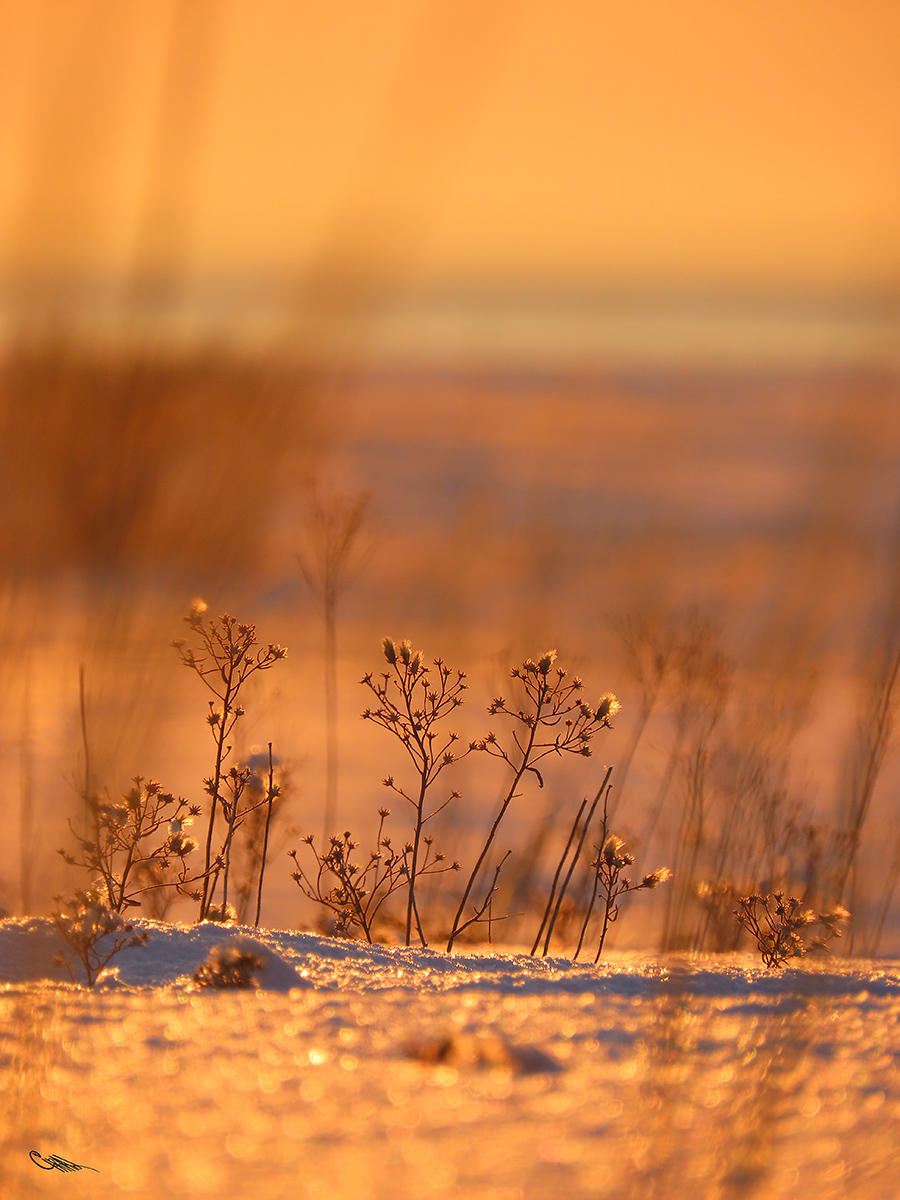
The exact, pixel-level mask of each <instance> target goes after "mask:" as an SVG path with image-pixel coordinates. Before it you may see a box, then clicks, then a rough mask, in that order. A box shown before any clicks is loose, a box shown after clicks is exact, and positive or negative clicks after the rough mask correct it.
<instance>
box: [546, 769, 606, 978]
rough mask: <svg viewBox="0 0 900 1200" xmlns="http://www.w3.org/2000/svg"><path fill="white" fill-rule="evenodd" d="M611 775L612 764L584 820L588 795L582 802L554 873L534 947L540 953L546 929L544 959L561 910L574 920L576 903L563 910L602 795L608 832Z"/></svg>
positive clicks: (604, 830)
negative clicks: (561, 877)
mask: <svg viewBox="0 0 900 1200" xmlns="http://www.w3.org/2000/svg"><path fill="white" fill-rule="evenodd" d="M611 775H612V767H607V768H606V775H605V776H604V778H603V782H602V783H601V784H600V787H599V789H598V791H597V795H596V796H595V797H594V801H593V803H592V804H591V806H590V808H588V812H587V816H586V817H585V819H584V822H583V823H582V820H581V818H582V815H583V813H584V810H585V808H587V797H586V796H585V798H584V800H582V802H581V807H580V808H579V810H578V813H577V814H576V816H575V821H574V823H573V825H572V829H571V832H570V833H569V839H568V841H567V842H566V845H565V848H564V850H563V852H562V855H561V856H560V860H559V862H558V864H557V867H556V874H555V875H554V876H553V883H552V885H551V887H550V895H549V896H548V897H547V904H546V907H545V908H544V916H543V919H542V920H541V924H540V928H539V929H538V931H537V936H536V937H535V939H534V945H533V946H532V947H531V953H532V954H536V953H537V948H538V944H539V943H540V940H541V935H542V934H544V931H545V930H546V936H545V937H544V949H543V953H542V955H541V957H542V958H546V957H547V954H548V952H549V950H550V942H551V940H552V938H553V930H554V928H555V927H556V922H557V921H558V920H559V917H560V913H563V912H565V915H566V917H567V918H569V919H570V917H571V914H573V913H574V911H575V908H576V906H575V905H574V904H572V903H571V902H570V904H569V906H568V909H566V910H564V909H563V905H564V903H565V898H566V892H567V891H568V889H569V884H570V883H571V880H572V875H573V874H574V872H575V867H576V866H577V865H578V860H579V859H580V858H581V851H582V849H583V847H584V840H585V838H586V837H587V832H588V829H590V826H591V821H592V820H593V817H594V813H595V811H596V809H597V805H598V804H599V803H600V799H601V797H602V798H603V834H604V837H605V835H606V828H607V821H608V819H609V792H610V787H609V777H610V776H611ZM576 838H577V839H578V840H577V842H576V840H575V839H576ZM601 840H602V839H601ZM573 845H574V846H575V852H574V854H573V855H572V858H571V861H570V862H569V869H568V871H567V872H566V875H565V877H564V878H563V880H562V883H561V884H560V876H561V875H562V869H563V866H564V865H565V862H566V859H567V858H568V857H569V851H570V850H571V849H572V846H573ZM566 924H568V920H567V921H566Z"/></svg>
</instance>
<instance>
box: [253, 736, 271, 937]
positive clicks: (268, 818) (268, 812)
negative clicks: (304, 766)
mask: <svg viewBox="0 0 900 1200" xmlns="http://www.w3.org/2000/svg"><path fill="white" fill-rule="evenodd" d="M274 798H275V785H274V767H273V765H272V743H271V742H269V791H268V795H267V797H266V799H267V801H268V808H267V809H266V831H265V833H264V835H263V848H262V861H261V862H260V864H259V891H258V892H257V895H256V920H255V921H254V925H255V926H256V928H257V929H259V913H260V909H261V908H262V894H263V875H264V874H265V870H266V854H267V853H268V849H269V825H270V824H271V821H272V801H273V800H274Z"/></svg>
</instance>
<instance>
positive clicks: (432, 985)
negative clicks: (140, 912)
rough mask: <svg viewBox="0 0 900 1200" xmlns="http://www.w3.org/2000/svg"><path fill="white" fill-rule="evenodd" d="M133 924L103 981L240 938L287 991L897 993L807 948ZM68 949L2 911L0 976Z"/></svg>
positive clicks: (876, 977) (176, 981)
mask: <svg viewBox="0 0 900 1200" xmlns="http://www.w3.org/2000/svg"><path fill="white" fill-rule="evenodd" d="M132 924H133V925H134V929H135V931H136V932H141V933H146V934H148V941H147V942H146V944H144V945H141V946H129V947H126V948H124V949H123V950H121V951H120V952H119V953H118V954H117V955H116V956H115V958H113V959H112V960H111V962H110V964H109V966H108V967H107V968H106V970H105V971H104V972H102V973H101V977H100V978H99V979H98V984H100V985H102V986H104V987H105V988H135V987H139V988H148V987H149V988H159V987H166V986H170V985H179V986H184V987H193V986H194V985H193V983H192V976H193V973H194V971H196V969H197V968H198V967H199V966H200V965H201V964H202V963H203V962H205V961H206V959H207V958H208V956H209V954H210V952H211V951H212V950H213V949H214V948H215V947H216V946H237V947H239V948H242V949H247V950H249V951H251V952H252V953H254V954H256V955H257V956H258V957H259V958H260V959H262V961H263V967H262V968H261V969H260V971H259V978H258V986H259V988H260V989H262V990H271V991H282V992H289V991H291V990H293V989H309V988H316V989H334V990H340V991H351V992H375V991H391V992H407V993H409V994H410V995H421V994H422V993H423V992H431V993H442V992H457V991H466V992H470V993H472V992H483V993H485V994H499V995H505V996H509V997H516V996H534V997H538V996H543V995H566V994H569V995H572V996H574V997H578V996H585V997H587V996H595V995H596V996H601V995H604V996H609V997H611V998H612V997H615V998H619V999H623V1000H627V999H629V998H635V999H636V998H639V997H648V996H658V995H661V994H663V993H665V994H673V993H678V994H680V995H682V996H685V997H688V996H696V997H704V998H708V999H717V998H718V999H721V1000H723V1001H729V1002H739V1003H742V1004H744V1005H746V1006H748V1011H751V1010H753V1011H761V1010H762V1009H768V1008H769V1007H770V1006H772V1005H781V1006H783V1005H785V1004H786V1003H788V1002H789V1001H788V1000H786V996H787V997H791V996H793V997H805V998H811V997H816V996H818V997H834V998H837V997H861V996H863V994H865V995H868V996H871V997H884V998H897V997H898V996H900V969H898V964H897V962H896V961H884V962H877V961H872V962H870V961H864V960H860V959H850V960H847V959H838V958H825V959H818V960H812V959H807V960H804V962H803V964H802V965H801V966H799V967H797V968H788V969H785V970H781V971H766V970H764V969H763V968H762V967H761V966H760V965H759V961H758V959H757V958H755V957H753V956H751V955H749V954H731V955H710V954H695V955H681V956H679V955H668V956H658V955H649V954H636V953H628V952H622V953H616V952H612V953H610V954H609V955H608V957H607V958H606V959H605V960H604V961H603V962H602V963H600V964H599V965H597V966H594V965H593V964H587V963H580V962H579V963H574V962H572V961H571V960H570V959H567V958H545V959H541V958H532V957H531V955H529V954H526V953H514V952H512V951H509V952H499V951H497V950H496V949H495V948H493V947H484V948H482V949H481V950H477V949H476V950H473V949H471V948H468V947H467V948H466V949H464V950H463V951H461V952H457V953H455V954H445V953H442V952H440V951H437V950H430V949H421V948H413V947H410V948H404V947H395V946H378V945H369V944H367V943H365V942H355V941H346V940H339V939H336V938H328V937H322V936H320V935H318V934H314V933H300V932H296V931H293V930H264V929H255V928H253V927H250V926H243V927H242V926H234V925H222V924H220V923H218V922H214V921H204V922H201V923H200V924H199V925H173V924H168V923H166V922H162V921H151V920H144V919H140V918H138V919H134V920H133V921H132ZM65 949H66V947H65V946H64V943H63V942H62V940H61V938H60V936H59V934H58V932H57V930H56V927H55V926H54V924H53V922H52V920H50V919H49V918H46V917H30V918H27V919H23V918H15V919H7V920H2V921H0V985H2V984H20V983H28V982H31V981H37V980H49V981H53V982H57V983H68V982H70V980H69V975H68V972H67V971H66V969H65V967H62V966H57V965H55V964H54V963H53V961H52V960H53V956H54V955H55V954H58V953H59V952H60V951H64V950H65ZM73 971H74V973H75V976H76V978H80V967H79V966H77V965H76V966H74V967H73ZM793 1002H794V1001H790V1003H793Z"/></svg>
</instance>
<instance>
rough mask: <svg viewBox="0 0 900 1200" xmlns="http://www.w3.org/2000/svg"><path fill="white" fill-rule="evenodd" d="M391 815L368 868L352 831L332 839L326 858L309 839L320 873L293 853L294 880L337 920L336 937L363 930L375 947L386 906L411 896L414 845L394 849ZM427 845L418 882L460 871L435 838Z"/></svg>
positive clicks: (383, 814) (383, 812) (382, 816)
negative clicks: (397, 896) (388, 831)
mask: <svg viewBox="0 0 900 1200" xmlns="http://www.w3.org/2000/svg"><path fill="white" fill-rule="evenodd" d="M390 811H391V810H390V809H389V808H381V809H379V810H378V815H379V822H378V832H377V834H376V836H375V849H374V850H372V851H371V852H370V854H369V858H368V861H367V862H366V864H365V866H359V865H358V864H357V863H356V862H354V853H355V851H356V850H358V849H359V843H358V842H356V841H354V840H353V838H352V837H351V835H350V833H349V831H348V832H346V833H344V834H343V836H342V837H332V838H331V839H330V845H329V848H328V850H327V851H325V853H323V854H320V853H319V851H318V850H317V848H316V844H315V836H314V835H313V834H311V833H310V834H307V836H306V837H305V838H304V839H303V840H304V842H305V844H306V845H307V846H309V848H310V850H311V852H312V855H313V858H314V861H315V870H314V871H310V872H307V871H306V870H304V868H303V866H302V865H301V863H300V859H299V856H298V854H297V851H296V850H290V851H288V853H289V855H290V857H291V858H292V859H293V860H294V866H295V867H296V870H294V871H293V872H292V873H291V878H292V879H293V880H294V882H295V883H296V884H297V886H298V887H299V888H300V890H301V891H302V892H303V894H304V895H305V896H307V897H308V898H309V899H310V900H313V901H314V902H315V903H316V904H320V905H322V907H323V908H326V909H328V910H329V911H330V912H331V913H332V914H333V915H334V933H335V936H336V937H352V936H353V933H354V931H355V930H359V931H361V933H362V935H363V937H364V938H365V939H366V941H367V942H372V941H373V940H374V930H375V922H376V920H377V918H378V916H379V914H380V913H381V911H382V907H383V905H384V904H385V902H386V901H387V900H389V899H390V897H391V896H392V895H394V893H395V892H398V891H401V890H403V889H404V888H405V889H406V890H407V893H408V890H409V881H410V876H411V874H412V854H413V845H412V843H411V842H407V843H406V844H405V845H404V846H403V847H402V848H401V849H399V850H396V849H394V847H393V845H392V842H391V839H390V838H389V837H387V836H386V835H385V833H384V823H385V821H386V819H387V818H388V817H389V816H390ZM422 845H423V846H424V852H423V855H422V858H421V861H420V862H419V864H418V867H417V876H418V878H420V879H421V878H424V877H425V876H427V875H439V874H443V873H444V872H445V871H457V870H459V863H457V862H454V863H449V864H448V863H447V862H446V859H445V857H444V855H443V854H441V853H440V852H439V851H436V850H434V841H433V839H432V838H430V837H428V836H423V838H422ZM407 944H408V943H407Z"/></svg>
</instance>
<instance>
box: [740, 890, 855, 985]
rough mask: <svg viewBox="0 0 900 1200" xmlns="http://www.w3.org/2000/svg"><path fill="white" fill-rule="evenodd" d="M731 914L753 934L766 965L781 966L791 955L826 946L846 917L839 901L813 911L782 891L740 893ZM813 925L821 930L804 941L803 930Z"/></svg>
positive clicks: (798, 955) (836, 936) (771, 966)
mask: <svg viewBox="0 0 900 1200" xmlns="http://www.w3.org/2000/svg"><path fill="white" fill-rule="evenodd" d="M734 915H735V918H736V919H737V921H738V922H739V924H741V925H743V927H744V928H745V929H746V930H748V931H749V932H750V933H751V934H752V935H753V937H754V939H755V940H756V947H757V949H758V950H759V952H760V954H761V955H762V960H763V962H764V963H765V965H766V967H767V968H769V969H772V968H773V967H783V966H784V965H785V963H786V962H787V961H788V959H791V958H803V957H804V956H805V955H806V954H808V953H809V951H810V950H827V949H828V942H829V941H831V940H832V939H833V938H839V937H840V936H841V926H842V925H844V924H845V923H846V922H847V921H848V920H849V919H850V914H849V912H847V910H846V908H842V907H841V906H840V905H839V904H838V905H835V906H834V908H831V909H828V910H826V911H825V912H820V913H817V912H815V911H814V910H813V909H811V908H804V907H803V905H802V903H801V902H800V901H799V900H798V899H797V897H796V896H788V897H787V899H785V895H784V892H770V893H769V894H767V895H765V896H760V895H758V894H756V893H754V894H753V895H752V896H742V897H741V900H740V907H739V908H737V909H735V913H734ZM813 925H821V926H822V930H823V932H822V933H821V934H820V935H818V936H817V937H814V938H813V939H812V941H811V942H810V943H809V945H807V944H806V942H805V941H804V931H805V930H807V929H811V927H812V926H813Z"/></svg>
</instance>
